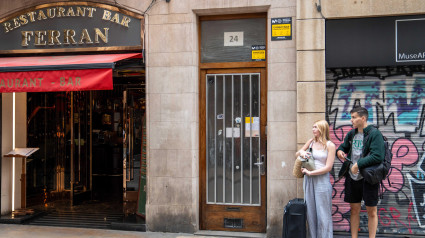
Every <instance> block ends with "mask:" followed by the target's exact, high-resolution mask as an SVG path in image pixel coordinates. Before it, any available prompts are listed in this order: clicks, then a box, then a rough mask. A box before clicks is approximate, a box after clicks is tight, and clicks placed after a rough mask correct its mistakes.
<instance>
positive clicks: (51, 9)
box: [47, 8, 56, 18]
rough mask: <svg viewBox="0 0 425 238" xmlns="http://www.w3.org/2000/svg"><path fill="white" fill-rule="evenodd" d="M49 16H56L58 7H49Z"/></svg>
mask: <svg viewBox="0 0 425 238" xmlns="http://www.w3.org/2000/svg"><path fill="white" fill-rule="evenodd" d="M47 16H48V17H49V18H54V17H55V16H56V8H49V9H48V10H47Z"/></svg>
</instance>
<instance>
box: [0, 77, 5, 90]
mask: <svg viewBox="0 0 425 238" xmlns="http://www.w3.org/2000/svg"><path fill="white" fill-rule="evenodd" d="M5 87H6V85H5V84H4V79H2V80H1V84H0V88H5Z"/></svg>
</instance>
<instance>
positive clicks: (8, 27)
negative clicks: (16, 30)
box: [3, 22, 13, 33]
mask: <svg viewBox="0 0 425 238" xmlns="http://www.w3.org/2000/svg"><path fill="white" fill-rule="evenodd" d="M3 26H4V33H8V32H9V31H11V30H13V28H12V25H11V24H10V22H5V23H3Z"/></svg>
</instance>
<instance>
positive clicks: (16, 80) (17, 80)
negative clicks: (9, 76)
mask: <svg viewBox="0 0 425 238" xmlns="http://www.w3.org/2000/svg"><path fill="white" fill-rule="evenodd" d="M20 87H21V80H20V79H15V88H20Z"/></svg>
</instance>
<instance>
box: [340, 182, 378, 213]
mask: <svg viewBox="0 0 425 238" xmlns="http://www.w3.org/2000/svg"><path fill="white" fill-rule="evenodd" d="M344 185H345V197H344V202H348V203H360V202H361V201H362V199H363V200H364V203H365V205H366V206H368V207H374V206H377V205H378V201H379V196H378V192H379V183H377V184H370V183H368V182H366V180H365V179H360V180H359V181H355V180H353V179H352V178H351V177H350V175H347V176H346V177H345V183H344Z"/></svg>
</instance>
